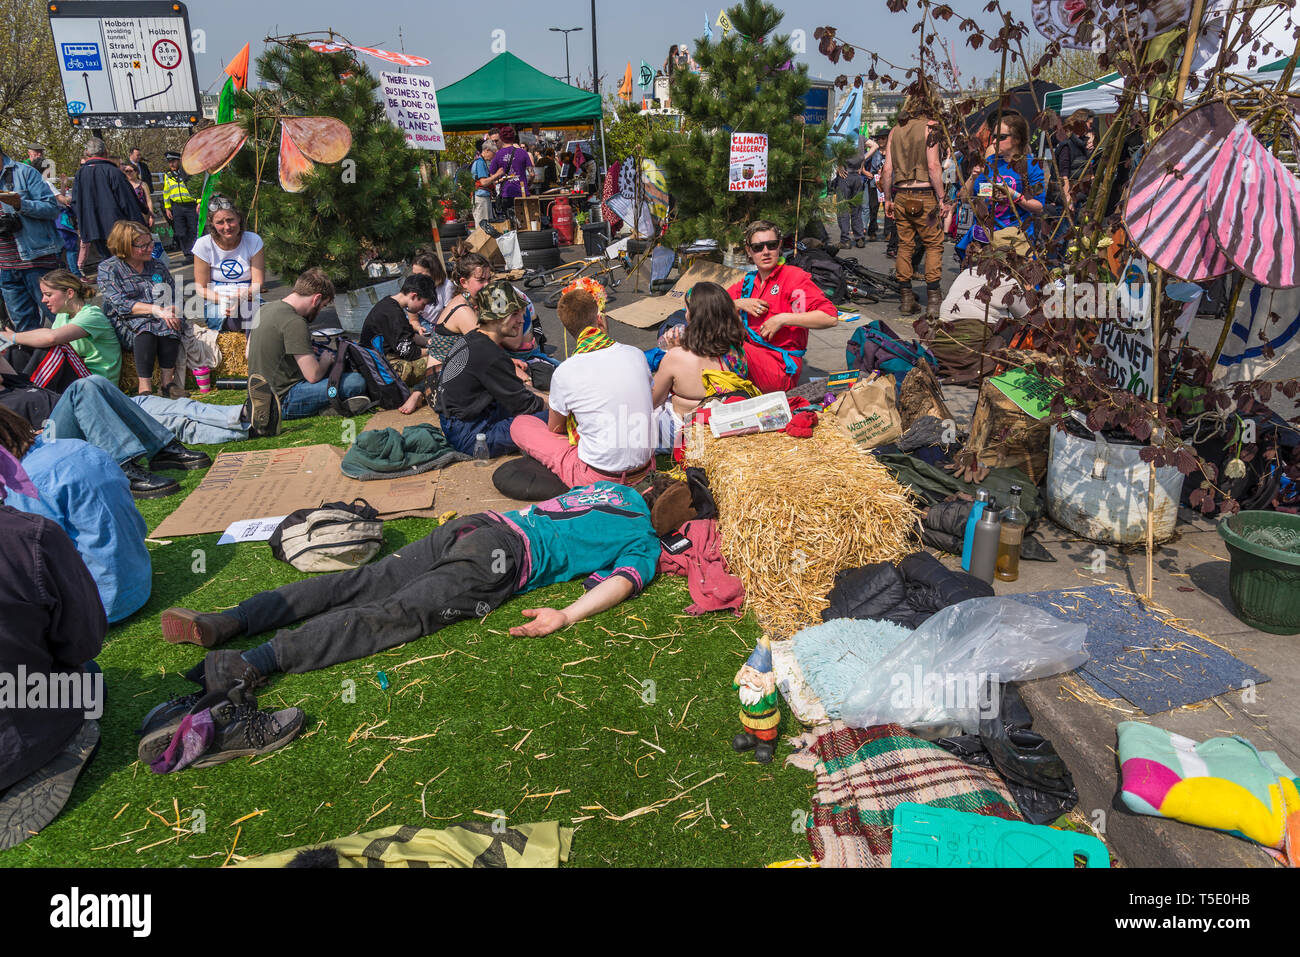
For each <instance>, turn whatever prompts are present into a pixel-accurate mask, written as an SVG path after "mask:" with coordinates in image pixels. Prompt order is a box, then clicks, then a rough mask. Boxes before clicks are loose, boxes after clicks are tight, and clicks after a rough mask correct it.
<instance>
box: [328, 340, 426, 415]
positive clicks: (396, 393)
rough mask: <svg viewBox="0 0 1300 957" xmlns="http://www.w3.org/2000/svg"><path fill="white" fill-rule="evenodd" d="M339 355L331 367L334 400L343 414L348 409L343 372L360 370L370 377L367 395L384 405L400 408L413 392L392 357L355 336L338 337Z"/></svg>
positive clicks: (331, 395) (366, 377) (331, 385)
mask: <svg viewBox="0 0 1300 957" xmlns="http://www.w3.org/2000/svg"><path fill="white" fill-rule="evenodd" d="M338 350H339V351H338V358H336V359H335V360H334V365H332V366H331V367H330V390H329V393H330V403H331V404H332V405H333V406H334V410H335V411H336V412H339V413H340V414H342V413H344V412H346V408H345V406H344V405H343V388H342V382H343V376H344V375H346V374H347V373H349V372H359V373H360V374H361V377H362V378H363V379H365V380H366V395H368V396H370V398H372V399H374V400H375V401H376V402H378V403H379V407H380V408H381V409H396V408H397V407H398V406H400V405H401V404H402V403H403V402H405V401H406V400H407V399H408V398H409V397H410V395H411V390H410V389H408V388H407V387H406V383H404V382H403V381H402V380H401V379H400V378H399V377H398V375H397V373H395V372H394V371H393V367H392V366H390V365H389V364H388V360H387V359H385V358H384V357H383V356H382V355H380V354H379V353H378V352H376V351H375V350H374V349H368V348H366V347H365V346H363V345H360V344H359V343H356V342H353V341H352V340H351V339H340V340H338Z"/></svg>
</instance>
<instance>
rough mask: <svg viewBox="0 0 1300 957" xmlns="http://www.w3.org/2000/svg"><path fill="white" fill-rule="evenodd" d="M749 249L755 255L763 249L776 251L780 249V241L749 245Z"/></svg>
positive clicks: (774, 240)
mask: <svg viewBox="0 0 1300 957" xmlns="http://www.w3.org/2000/svg"><path fill="white" fill-rule="evenodd" d="M749 248H750V251H751V252H756V253H761V252H762V251H763V250H765V249H770V250H776V249H780V248H781V240H779V239H768V240H766V241H764V242H761V243H750V244H749Z"/></svg>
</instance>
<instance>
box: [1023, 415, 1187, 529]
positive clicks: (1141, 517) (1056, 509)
mask: <svg viewBox="0 0 1300 957" xmlns="http://www.w3.org/2000/svg"><path fill="white" fill-rule="evenodd" d="M1050 446H1051V451H1050V452H1049V455H1048V461H1047V484H1046V488H1045V491H1046V499H1047V514H1048V515H1049V516H1051V518H1052V521H1054V522H1056V524H1058V525H1060V526H1061V527H1063V528H1067V529H1069V530H1070V531H1072V532H1075V533H1077V534H1079V535H1082V536H1083V537H1084V538H1086V539H1088V540H1090V541H1094V542H1101V543H1103V544H1108V545H1136V544H1138V543H1140V542H1144V541H1146V537H1147V482H1148V480H1149V479H1150V476H1151V466H1150V465H1149V464H1148V463H1146V462H1143V461H1142V459H1141V458H1140V457H1139V453H1140V452H1141V451H1142V449H1143V448H1145V446H1144V445H1142V444H1140V443H1138V442H1135V441H1131V442H1123V441H1114V440H1107V439H1105V438H1104V437H1102V436H1101V435H1094V436H1093V438H1081V437H1080V436H1077V435H1072V434H1071V433H1069V432H1065V431H1062V430H1060V429H1053V430H1052V435H1051V441H1050ZM1183 478H1184V476H1183V473H1182V472H1180V471H1178V469H1177V468H1175V467H1174V466H1172V465H1163V466H1161V467H1160V468H1158V469H1156V490H1155V510H1154V513H1153V514H1154V520H1155V541H1157V542H1166V541H1168V540H1169V539H1171V538H1173V536H1174V526H1175V524H1177V522H1178V499H1179V496H1180V495H1181V494H1182V489H1183Z"/></svg>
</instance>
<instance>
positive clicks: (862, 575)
mask: <svg viewBox="0 0 1300 957" xmlns="http://www.w3.org/2000/svg"><path fill="white" fill-rule="evenodd" d="M826 597H827V599H828V600H829V601H830V607H828V608H827V609H826V610H825V611H823V612H822V621H830V620H831V619H832V618H872V619H876V620H878V621H892V622H894V623H895V624H899V625H903V626H904V627H906V628H916V627H919V626H920V624H921V623H922V622H923V621H925V620H926V619H927V618H929V617H930V616H931V615H933V614H935V613H936V612H939V611H942V610H943V609H944V608H947V607H948V606H949V605H955V604H957V603H958V602H962V601H965V600H966V599H968V598H992V597H993V586H992V585H986V584H985V583H984V582H982V581H980V580H979V579H978V578H975V577H973V576H971V575H968V574H966V573H965V572H962V571H956V572H954V571H949V570H948V569H947V568H944V567H943V565H942V564H940V563H939V560H938V559H937V558H935V557H934V556H933V555H931V554H930V553H929V552H913V553H912V554H911V555H908V556H907V557H906V558H904V559H903V560H902V561H901V562H899V563H898V567H897V568H895V567H894V566H893V565H891V564H889V562H876V563H875V564H872V565H864V566H863V567H861V568H847V569H845V570H843V571H841V572H839V573H838V574H836V576H835V584H834V585H832V586H831V590H830V592H829V593H828V594H827V595H826Z"/></svg>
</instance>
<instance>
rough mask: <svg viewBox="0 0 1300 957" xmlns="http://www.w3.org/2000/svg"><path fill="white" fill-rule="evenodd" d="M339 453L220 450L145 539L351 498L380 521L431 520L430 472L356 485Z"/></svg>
mask: <svg viewBox="0 0 1300 957" xmlns="http://www.w3.org/2000/svg"><path fill="white" fill-rule="evenodd" d="M343 452H344V450H343V449H341V448H337V447H336V446H333V445H307V446H303V447H301V448H283V449H261V450H259V451H255V452H222V453H221V454H220V455H218V456H217V460H216V461H215V462H214V463H212V467H211V468H210V469H208V474H207V475H205V476H204V477H203V481H202V482H200V483H199V487H198V488H196V489H195V490H194V491H193V492H191V493H190V494H189V496H187V497H186V499H185V501H184V502H182V503H181V505H180V507H179V508H178V509H176V511H174V512H172V513H171V514H170V515H168V516H167V517H166V518H165V519H163V521H162V524H161V525H159V526H158V528H157V529H155V530H154V533H153V535H151V536H150V537H151V538H168V537H171V536H179V535H202V534H204V533H205V532H223V531H225V530H226V529H227V528H228V527H229V526H230V525H231V523H233V522H237V521H239V520H240V519H245V518H261V517H263V516H266V515H288V514H289V513H290V512H293V511H295V510H297V509H300V508H313V507H315V506H317V505H320V504H321V503H322V502H350V501H352V500H353V499H354V498H364V499H365V500H366V501H367V502H369V503H370V504H371V505H372V506H374V507H375V508H376V509H377V510H378V511H379V514H380V515H381V516H382V517H384V518H393V517H396V516H399V515H400V516H423V517H427V518H435V517H437V514H438V513H437V512H436V511H434V508H433V505H434V495H435V489H436V487H437V484H438V478H437V476H438V473H437V472H427V473H424V474H421V475H411V476H404V477H402V478H394V479H378V480H376V481H373V482H358V481H357V480H356V479H350V478H348V477H347V476H345V475H344V474H343V473H342V472H341V471H340V468H339V465H340V463H341V462H342V461H343Z"/></svg>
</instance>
